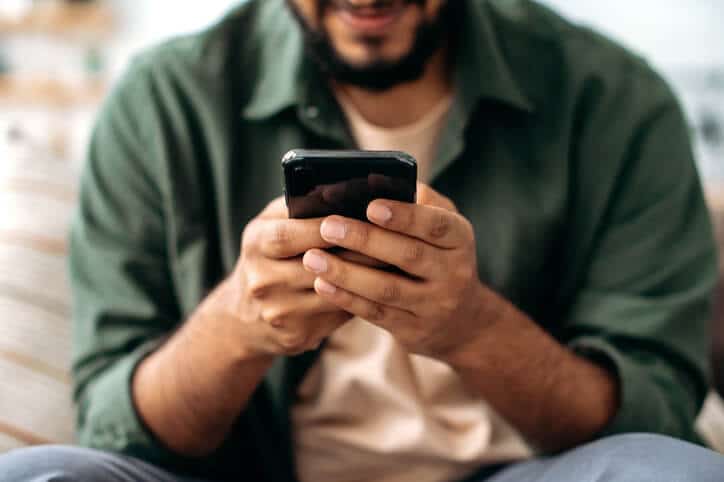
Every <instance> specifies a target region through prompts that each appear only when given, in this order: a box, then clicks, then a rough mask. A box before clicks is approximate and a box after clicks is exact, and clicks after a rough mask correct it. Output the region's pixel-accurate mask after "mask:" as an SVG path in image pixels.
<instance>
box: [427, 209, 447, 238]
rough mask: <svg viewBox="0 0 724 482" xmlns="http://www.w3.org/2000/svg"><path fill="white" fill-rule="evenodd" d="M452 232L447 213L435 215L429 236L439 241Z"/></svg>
mask: <svg viewBox="0 0 724 482" xmlns="http://www.w3.org/2000/svg"><path fill="white" fill-rule="evenodd" d="M449 232H450V218H449V217H448V215H447V213H442V212H439V213H435V214H434V215H433V216H432V219H431V220H430V226H429V227H428V235H429V236H430V237H431V238H432V239H439V238H442V237H444V236H445V235H447V234H448V233H449Z"/></svg>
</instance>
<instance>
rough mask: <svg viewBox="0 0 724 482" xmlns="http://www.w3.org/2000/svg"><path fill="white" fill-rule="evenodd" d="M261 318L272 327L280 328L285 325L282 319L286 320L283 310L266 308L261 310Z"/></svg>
mask: <svg viewBox="0 0 724 482" xmlns="http://www.w3.org/2000/svg"><path fill="white" fill-rule="evenodd" d="M261 316H262V318H263V319H264V320H266V322H267V323H269V324H270V325H272V326H273V327H275V328H282V327H284V325H285V323H284V319H285V318H286V316H287V313H286V311H285V310H281V309H279V308H267V309H264V310H262V314H261Z"/></svg>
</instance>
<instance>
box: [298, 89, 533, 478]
mask: <svg viewBox="0 0 724 482" xmlns="http://www.w3.org/2000/svg"><path fill="white" fill-rule="evenodd" d="M338 99H339V102H340V104H341V106H342V108H343V110H344V112H345V114H346V116H347V120H348V122H349V125H350V128H351V131H352V134H353V136H354V138H355V140H356V141H357V143H358V145H359V146H360V148H362V149H370V150H401V151H406V152H408V153H410V154H412V155H413V156H414V157H415V158H416V159H417V161H418V172H419V178H420V180H427V179H428V175H429V172H430V166H431V164H432V162H433V160H434V159H435V156H436V155H437V148H438V143H439V138H440V135H441V132H442V129H443V126H444V125H445V121H446V118H447V113H448V111H449V110H450V106H451V104H452V96H450V97H446V98H444V99H442V100H441V101H440V102H439V104H438V105H436V106H435V107H434V108H433V109H432V110H431V111H430V112H429V113H428V114H426V115H425V116H424V117H422V118H421V119H419V120H418V121H416V122H415V123H414V124H411V125H409V126H403V127H400V128H382V127H379V126H376V125H373V124H371V123H369V122H367V120H366V119H364V117H362V115H361V114H360V113H359V112H358V111H357V109H355V107H354V105H353V104H352V103H351V102H350V101H349V99H347V98H346V97H344V96H343V95H341V94H340V93H338ZM292 422H293V425H294V433H295V440H294V443H295V452H296V461H297V472H298V475H299V479H300V480H301V482H351V481H359V482H373V481H374V482H443V481H451V480H460V479H463V478H465V477H466V476H468V475H469V474H471V473H472V472H474V471H475V470H476V469H478V468H479V467H480V466H482V465H485V464H489V463H500V462H508V461H514V460H521V459H524V458H528V457H530V456H531V455H532V453H531V450H530V449H529V447H528V446H527V445H526V444H525V442H524V441H523V439H522V438H521V437H520V435H519V434H518V433H517V432H516V431H515V430H514V429H513V428H512V427H511V426H510V425H509V424H508V423H506V422H505V421H504V420H503V419H502V418H501V417H500V416H499V415H498V414H496V413H495V411H494V410H493V409H492V408H491V407H490V406H489V405H488V404H487V403H486V402H485V401H482V400H478V399H475V398H473V397H471V396H470V395H469V394H468V393H467V392H466V390H465V387H464V386H463V384H462V381H461V380H460V378H459V377H458V376H457V374H456V373H455V372H454V371H453V370H452V369H451V368H450V367H449V366H447V365H445V364H444V363H441V362H439V361H436V360H433V359H431V358H427V357H423V356H418V355H411V354H409V353H408V352H406V351H405V349H404V348H402V346H400V345H399V344H398V343H397V342H396V341H395V340H394V339H393V338H392V336H391V335H390V334H389V333H388V332H386V331H385V330H383V329H381V328H378V327H377V326H375V325H373V324H371V323H368V322H366V321H365V320H362V319H360V318H355V319H353V320H351V321H350V322H349V323H347V324H346V325H344V326H343V327H341V328H340V329H339V330H337V331H336V332H335V333H333V334H332V336H331V337H330V338H329V340H328V342H327V345H326V346H325V348H324V350H323V351H322V353H321V354H320V358H319V360H318V361H317V363H316V364H315V365H314V366H313V367H312V368H311V369H310V371H309V373H308V374H307V376H306V377H305V379H304V380H303V381H302V384H301V385H300V387H299V391H298V400H297V402H296V403H295V405H294V406H293V407H292Z"/></svg>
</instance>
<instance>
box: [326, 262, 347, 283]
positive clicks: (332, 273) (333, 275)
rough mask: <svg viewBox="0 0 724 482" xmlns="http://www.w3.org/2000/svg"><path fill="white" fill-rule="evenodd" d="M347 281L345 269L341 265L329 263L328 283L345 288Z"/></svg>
mask: <svg viewBox="0 0 724 482" xmlns="http://www.w3.org/2000/svg"><path fill="white" fill-rule="evenodd" d="M347 279H348V272H347V268H346V267H345V266H344V265H343V264H342V263H334V262H331V263H329V281H331V282H332V283H334V284H336V285H339V286H346V285H347Z"/></svg>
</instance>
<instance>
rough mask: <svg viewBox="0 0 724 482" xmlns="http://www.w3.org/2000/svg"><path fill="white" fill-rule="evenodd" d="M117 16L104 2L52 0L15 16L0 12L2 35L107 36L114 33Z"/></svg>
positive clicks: (0, 32)
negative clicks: (85, 2) (63, 0)
mask: <svg viewBox="0 0 724 482" xmlns="http://www.w3.org/2000/svg"><path fill="white" fill-rule="evenodd" d="M113 27H114V18H113V14H112V12H111V10H110V8H109V7H108V6H106V5H103V4H102V3H88V4H82V3H77V4H76V3H63V2H56V1H49V2H45V3H39V4H37V5H36V6H33V7H31V8H30V10H29V11H28V12H27V13H25V14H24V15H22V16H20V17H18V18H15V17H9V16H7V15H2V14H0V35H2V34H10V33H41V34H47V35H58V36H67V37H74V38H93V39H98V38H104V37H107V36H108V35H109V34H110V33H112V31H113Z"/></svg>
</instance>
